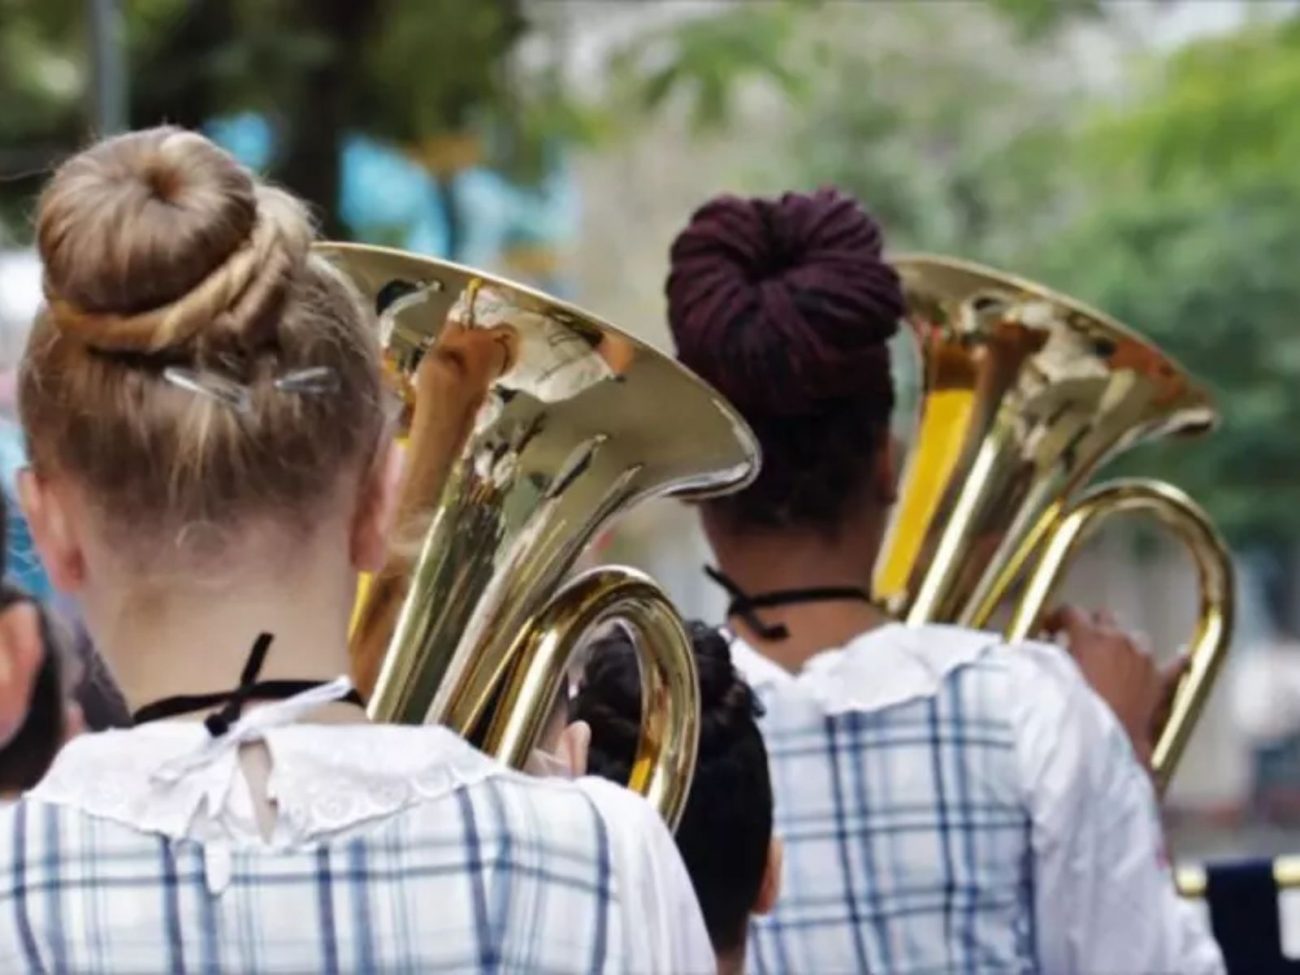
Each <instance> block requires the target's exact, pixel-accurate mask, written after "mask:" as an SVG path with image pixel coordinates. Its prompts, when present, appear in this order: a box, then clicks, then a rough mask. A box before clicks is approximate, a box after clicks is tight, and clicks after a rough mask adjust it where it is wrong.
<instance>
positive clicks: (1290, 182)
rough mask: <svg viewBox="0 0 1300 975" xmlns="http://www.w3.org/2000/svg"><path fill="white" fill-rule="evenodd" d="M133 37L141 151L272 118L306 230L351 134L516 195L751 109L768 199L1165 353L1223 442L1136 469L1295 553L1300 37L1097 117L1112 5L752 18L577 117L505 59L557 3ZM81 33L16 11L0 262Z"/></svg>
mask: <svg viewBox="0 0 1300 975" xmlns="http://www.w3.org/2000/svg"><path fill="white" fill-rule="evenodd" d="M123 9H124V11H125V25H126V31H125V41H126V45H127V52H128V60H129V64H130V68H131V73H132V75H133V77H134V78H136V79H142V80H141V81H139V82H138V83H136V84H135V85H133V86H132V99H131V106H130V107H131V120H132V123H133V124H136V125H141V124H151V123H154V122H156V121H159V120H162V119H169V120H172V121H176V122H180V123H184V124H195V123H197V122H199V121H201V120H202V119H204V118H207V117H210V116H211V115H212V114H214V113H217V112H221V111H228V110H231V109H237V108H257V109H260V110H263V111H270V112H272V113H274V114H275V115H276V116H277V118H279V119H281V120H282V121H286V122H287V123H288V125H287V128H288V132H289V141H290V145H289V148H288V151H287V152H286V153H285V154H284V156H283V158H282V159H280V160H279V161H278V162H277V167H278V169H277V172H276V173H274V175H276V176H277V177H278V178H280V179H281V180H283V181H285V182H286V183H288V184H289V185H290V186H292V187H293V188H294V189H296V190H297V191H298V192H300V193H302V194H304V195H306V196H307V197H309V198H310V199H313V200H315V201H317V202H318V204H324V203H326V202H328V201H331V200H332V199H333V198H334V188H335V184H336V181H337V167H336V162H335V154H334V153H333V151H332V150H333V148H334V147H335V146H336V145H337V140H338V138H339V135H340V133H341V132H342V131H344V130H346V129H348V128H361V129H364V130H366V131H369V132H371V133H372V134H375V135H379V136H383V137H387V138H391V139H394V140H396V141H399V142H406V143H410V142H417V141H420V140H421V139H424V138H427V137H430V136H437V135H441V134H459V133H464V132H466V131H474V132H479V133H491V139H490V140H489V143H490V145H491V147H492V151H493V152H494V153H495V157H494V159H493V160H492V161H493V162H494V163H495V164H496V165H499V166H501V167H504V168H507V169H510V170H512V171H513V172H515V173H516V174H517V175H519V176H520V178H525V179H526V178H527V177H528V175H529V174H530V172H532V171H534V170H535V168H536V162H537V160H538V158H539V151H540V147H541V146H543V145H544V144H545V143H546V141H547V140H548V139H552V138H554V137H555V136H557V135H559V136H562V137H563V138H564V139H566V140H568V141H574V140H578V141H583V142H586V143H587V144H590V145H599V144H600V143H601V140H614V139H618V138H620V137H622V136H624V135H626V134H627V133H628V132H630V131H633V130H634V129H635V128H636V127H637V126H638V125H640V124H641V123H642V121H643V120H644V119H645V118H646V117H647V115H648V114H651V113H659V112H663V111H665V110H669V109H682V108H683V107H684V110H685V113H686V117H687V118H688V119H689V120H690V121H691V122H692V124H693V126H694V128H695V129H696V130H697V131H700V132H704V133H717V132H719V131H723V130H726V129H727V127H728V126H730V125H732V124H733V123H734V122H735V119H736V116H737V113H738V112H739V109H738V107H737V106H738V104H739V103H740V99H739V98H738V95H739V94H743V92H744V91H745V90H746V85H747V83H748V82H750V81H751V80H753V79H755V78H759V79H762V80H763V81H764V82H765V83H766V84H767V86H768V88H769V90H772V91H775V92H777V93H778V95H779V97H780V98H781V99H783V100H784V102H785V104H786V106H787V109H788V110H787V111H786V112H785V113H784V114H783V115H782V122H781V124H780V125H779V126H773V128H772V129H771V130H770V131H763V132H762V133H761V136H762V145H761V151H760V152H756V153H755V154H754V156H755V161H754V167H755V172H756V176H755V179H756V180H757V181H758V182H763V181H764V180H766V183H767V184H773V183H776V184H778V185H789V186H796V185H798V186H808V185H815V184H819V183H837V184H839V185H842V186H844V187H845V188H847V189H849V190H851V191H853V192H855V193H857V194H859V195H860V196H861V198H862V199H863V200H864V201H865V202H867V204H868V205H869V206H870V207H871V208H872V209H873V210H875V211H876V212H877V213H878V214H880V216H881V217H882V218H883V220H884V221H885V223H886V225H887V228H888V230H889V232H890V235H891V240H892V241H893V243H894V245H895V247H896V248H898V249H902V248H905V247H906V248H911V247H923V248H925V249H927V250H933V251H941V252H950V253H956V254H961V255H965V256H968V257H972V258H975V259H979V260H982V261H985V262H986V263H993V264H998V265H1002V266H1004V267H1007V268H1009V269H1014V270H1016V271H1019V272H1021V273H1023V274H1026V275H1029V276H1032V277H1037V278H1039V279H1042V280H1044V281H1045V282H1047V283H1049V284H1051V285H1053V286H1055V287H1057V288H1059V289H1061V290H1064V291H1067V292H1069V293H1071V294H1074V295H1077V296H1078V297H1080V298H1082V299H1084V300H1085V301H1088V302H1090V303H1092V304H1094V305H1097V306H1100V307H1102V308H1104V309H1106V310H1107V311H1109V312H1111V313H1112V314H1114V315H1116V316H1118V317H1120V318H1121V319H1123V320H1126V321H1127V322H1129V323H1130V324H1131V325H1133V326H1134V327H1135V328H1137V329H1139V330H1140V331H1142V332H1144V333H1146V334H1148V335H1150V336H1152V337H1153V338H1154V339H1155V340H1156V341H1157V342H1159V343H1160V344H1161V345H1162V346H1164V347H1166V348H1167V349H1169V350H1170V351H1171V352H1173V353H1174V354H1175V355H1176V356H1177V357H1178V358H1180V359H1181V360H1182V361H1183V362H1185V364H1186V365H1188V366H1189V367H1190V368H1192V369H1193V370H1194V371H1195V372H1196V373H1198V374H1199V375H1200V376H1201V377H1202V378H1204V379H1205V380H1206V381H1208V382H1209V383H1211V384H1212V385H1213V386H1214V387H1215V388H1216V390H1217V391H1218V393H1219V396H1220V399H1221V402H1222V405H1223V410H1224V417H1225V420H1224V425H1223V428H1222V429H1221V430H1220V431H1219V432H1218V433H1217V434H1215V435H1214V436H1213V437H1211V438H1209V439H1208V440H1206V441H1205V442H1204V443H1202V444H1200V445H1197V446H1195V447H1191V446H1189V445H1186V444H1170V445H1165V446H1159V447H1153V448H1149V449H1145V450H1142V451H1138V452H1137V453H1136V454H1135V455H1133V456H1132V457H1131V458H1128V459H1126V460H1125V461H1124V462H1123V463H1124V465H1125V466H1127V467H1128V468H1130V469H1137V470H1141V471H1143V472H1145V473H1153V474H1156V475H1159V476H1164V477H1168V478H1170V479H1172V480H1175V481H1176V482H1178V483H1180V484H1182V485H1184V486H1186V487H1187V488H1188V489H1190V490H1191V491H1192V492H1193V493H1194V494H1195V495H1196V496H1197V497H1198V498H1200V499H1201V500H1203V501H1204V503H1205V504H1206V505H1207V507H1208V508H1209V509H1210V511H1211V513H1212V514H1213V515H1214V516H1215V517H1216V518H1217V519H1218V520H1219V522H1220V523H1221V524H1222V526H1223V527H1224V528H1225V530H1226V531H1227V532H1228V534H1229V535H1230V536H1231V538H1232V540H1233V541H1234V542H1236V543H1238V544H1239V545H1243V546H1263V547H1265V548H1271V549H1274V550H1277V551H1287V552H1289V551H1291V550H1293V549H1295V548H1296V542H1297V541H1300V438H1298V437H1297V433H1296V431H1297V430H1300V330H1298V329H1297V324H1296V317H1297V309H1300V273H1298V268H1300V165H1297V160H1300V112H1297V111H1296V106H1297V105H1298V104H1300V18H1297V17H1295V16H1290V17H1282V18H1273V19H1270V20H1266V21H1257V22H1248V23H1247V25H1246V26H1244V27H1243V28H1242V29H1240V30H1239V31H1237V32H1235V33H1232V34H1229V35H1223V36H1215V37H1209V38H1205V39H1202V40H1198V41H1196V42H1194V43H1192V44H1190V45H1188V46H1185V47H1182V48H1180V49H1178V50H1176V51H1174V52H1173V53H1172V54H1169V55H1165V56H1154V55H1149V56H1148V57H1147V58H1146V59H1145V60H1142V61H1139V62H1137V63H1133V64H1131V65H1128V66H1127V74H1126V78H1125V79H1124V83H1123V84H1122V85H1121V86H1120V89H1119V90H1117V91H1106V92H1098V91H1094V90H1090V89H1088V88H1087V87H1085V86H1083V85H1081V84H1079V83H1078V81H1077V79H1076V78H1074V77H1073V68H1072V65H1071V63H1070V62H1069V60H1068V59H1067V58H1065V57H1064V56H1063V54H1062V53H1061V52H1062V48H1061V47H1060V41H1061V38H1062V37H1063V36H1064V35H1065V34H1066V33H1068V31H1069V30H1070V29H1071V28H1072V27H1074V26H1075V25H1079V24H1085V25H1088V26H1090V27H1093V28H1096V27H1102V28H1104V27H1105V25H1106V24H1107V21H1108V19H1109V18H1111V17H1113V16H1114V11H1115V9H1116V5H1108V4H1104V3H1102V2H1100V0H987V2H985V3H983V4H955V3H954V4H947V3H906V4H885V3H879V2H875V0H873V2H872V3H870V4H859V3H852V4H846V3H816V2H810V0H789V2H763V3H758V2H755V3H749V2H745V3H736V4H733V5H730V6H727V7H724V8H722V9H721V10H720V11H719V12H717V13H715V14H713V15H711V16H706V17H697V18H693V19H689V20H686V21H683V22H682V23H679V24H674V25H670V26H668V27H664V28H656V29H654V30H653V31H652V32H650V33H648V34H647V35H645V36H639V37H637V38H635V39H634V41H633V42H631V43H629V44H627V45H625V46H624V47H623V48H621V49H618V50H615V51H614V52H613V53H612V54H611V55H610V57H609V60H608V64H607V65H606V67H607V68H608V71H607V73H606V78H607V82H606V83H605V84H604V85H602V86H601V87H600V90H599V91H595V92H593V91H590V90H586V91H581V92H579V91H572V90H569V89H568V88H567V87H566V83H565V81H564V79H563V77H562V73H561V72H560V71H559V68H560V65H559V64H556V63H547V64H542V65H540V66H537V65H534V66H533V67H531V68H530V69H529V70H528V71H522V70H521V69H520V68H519V66H518V64H517V62H516V60H515V59H514V58H513V54H514V52H516V51H517V50H518V46H519V44H520V42H521V40H522V39H524V38H526V37H527V36H529V34H530V32H532V33H536V32H537V31H539V30H543V31H544V30H546V29H547V23H548V17H547V10H548V4H547V3H545V2H528V0H421V2H408V0H123ZM84 10H85V4H84V3H83V2H82V0H0V175H2V176H3V179H0V239H2V236H3V234H4V233H5V230H4V229H3V228H7V232H8V235H9V236H10V238H12V239H19V240H21V239H22V238H23V236H24V235H25V234H26V233H27V230H28V228H27V225H26V208H28V207H30V200H31V194H32V192H33V190H34V188H35V187H36V186H37V185H38V183H39V180H40V178H41V174H42V173H43V172H44V171H45V169H46V168H47V167H48V166H49V165H50V164H51V163H52V162H53V161H54V160H56V159H57V158H58V157H59V156H60V155H62V154H63V153H66V152H67V151H69V150H71V149H73V148H75V147H76V146H77V145H78V144H79V143H80V142H81V141H82V140H83V139H85V138H86V137H87V136H88V135H89V134H90V132H91V129H92V126H91V124H90V122H89V119H88V117H87V111H86V108H85V105H86V101H87V98H86V96H87V94H88V89H87V86H88V85H89V83H90V82H89V76H88V68H87V59H86V57H85V51H86V45H87V31H86V26H85V21H84ZM738 131H739V130H738ZM746 131H748V132H749V134H750V136H751V137H752V136H753V125H752V120H751V122H750V128H749V129H748V130H746ZM323 209H324V210H325V211H326V212H328V209H329V208H328V207H323ZM342 229H344V230H345V229H346V228H342Z"/></svg>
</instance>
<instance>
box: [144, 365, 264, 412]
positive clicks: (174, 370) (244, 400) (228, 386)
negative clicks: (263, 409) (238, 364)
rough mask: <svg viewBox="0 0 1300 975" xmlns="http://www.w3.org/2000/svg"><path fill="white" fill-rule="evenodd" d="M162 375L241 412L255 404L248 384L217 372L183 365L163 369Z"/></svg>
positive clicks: (193, 391)
mask: <svg viewBox="0 0 1300 975" xmlns="http://www.w3.org/2000/svg"><path fill="white" fill-rule="evenodd" d="M162 376H163V379H165V380H166V381H167V382H169V383H171V384H172V385H173V386H176V387H178V388H180V389H183V390H185V391H187V392H190V393H196V394H197V395H199V396H206V397H208V398H209V399H214V400H216V401H217V402H218V403H224V404H225V405H227V406H231V407H234V408H235V409H236V410H239V412H241V413H247V412H248V410H249V409H250V408H251V407H252V405H253V396H252V391H251V390H250V389H249V388H248V387H247V386H245V385H244V384H243V383H240V382H237V381H236V380H234V379H230V378H229V377H227V376H221V375H218V374H217V373H215V372H209V371H206V370H204V371H202V372H199V371H197V370H194V369H185V368H183V367H181V366H168V367H167V368H166V369H164V370H163V372H162Z"/></svg>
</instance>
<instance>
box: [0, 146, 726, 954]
mask: <svg viewBox="0 0 1300 975" xmlns="http://www.w3.org/2000/svg"><path fill="white" fill-rule="evenodd" d="M37 224H38V227H37V234H38V239H39V242H40V251H41V257H42V261H43V265H44V275H45V287H46V291H47V298H48V304H47V307H46V309H45V310H44V311H43V312H42V314H41V316H40V318H39V319H38V321H37V323H36V327H35V329H34V330H33V332H32V337H31V341H30V343H29V346H28V349H27V352H26V355H25V357H24V362H23V370H22V377H21V378H22V382H21V388H20V408H21V413H22V420H23V426H24V430H25V433H26V435H27V439H28V443H29V445H30V448H31V465H32V466H31V470H30V471H29V472H24V474H23V475H22V477H21V478H20V485H19V486H20V492H19V493H20V495H21V496H22V500H23V506H24V509H25V513H26V516H27V521H28V524H29V525H30V527H31V531H32V536H33V539H34V541H35V544H36V546H37V548H38V549H39V550H40V554H41V557H42V561H43V562H44V564H45V567H46V569H47V571H48V574H49V577H50V579H51V581H52V582H53V583H54V584H55V586H56V587H58V588H59V589H60V590H61V591H64V592H66V593H68V594H69V595H70V596H72V597H74V598H75V599H76V601H77V603H78V606H79V608H80V609H81V611H82V612H83V613H84V618H85V621H86V624H87V628H88V630H89V632H90V635H91V637H92V638H93V640H94V643H95V646H96V648H97V649H98V650H100V651H102V652H103V654H104V657H105V659H106V660H107V661H108V663H109V664H111V665H112V667H113V671H114V673H115V674H116V675H117V677H118V678H119V681H120V684H121V687H122V690H123V693H124V695H125V697H126V699H127V701H128V703H129V704H130V706H131V707H132V708H133V709H134V710H133V720H134V724H133V726H132V727H131V728H129V729H126V730H113V731H105V732H101V733H97V734H92V735H83V736H80V737H77V738H75V739H74V740H72V741H71V742H70V743H69V744H67V745H66V746H65V747H64V748H63V749H62V751H60V752H59V754H58V756H57V758H56V760H55V762H54V765H53V767H52V768H51V770H50V771H49V773H48V774H47V775H46V776H45V777H44V778H43V779H42V780H41V781H40V782H39V783H38V784H37V785H36V786H35V787H34V788H33V789H31V790H30V791H29V792H28V793H27V794H26V795H25V797H24V798H23V799H22V800H20V801H19V802H17V803H16V804H14V805H12V806H10V807H6V808H5V809H3V811H0V901H3V905H0V970H3V971H5V972H17V971H76V972H105V973H119V972H130V973H132V975H135V973H142V975H143V973H148V972H175V971H185V970H191V969H196V970H202V971H230V972H236V971H237V972H284V973H288V972H294V973H299V972H316V971H321V972H328V971H375V972H384V971H435V970H449V971H457V972H463V971H485V972H487V971H529V972H531V971H548V972H587V971H606V972H624V971H640V972H660V971H684V972H695V971H699V972H703V971H707V970H708V969H709V968H710V967H711V965H712V953H711V951H710V949H709V944H708V940H707V935H706V932H705V930H704V926H703V922H702V920H701V919H700V916H699V909H698V905H697V904H696V901H695V898H694V895H693V893H692V892H691V889H690V884H689V879H688V878H687V876H686V874H685V870H684V868H683V867H682V865H681V861H680V859H679V858H678V856H677V853H676V850H675V849H674V848H673V846H672V840H671V837H670V836H669V834H668V831H667V829H666V827H665V826H664V824H663V823H662V822H661V821H659V819H658V818H657V817H656V816H655V815H654V813H653V812H652V811H651V809H650V807H649V806H648V805H647V804H646V803H645V802H644V801H643V800H641V799H639V798H638V797H636V796H633V795H632V794H630V793H627V792H626V791H624V790H620V789H618V788H617V787H614V786H612V785H609V784H607V783H600V782H586V783H571V782H567V781H535V780H530V779H526V778H523V777H522V776H520V775H518V774H516V773H513V772H509V771H507V770H506V769H504V768H502V767H501V766H499V765H498V764H497V763H496V762H494V761H492V760H490V759H489V758H487V757H485V756H483V755H481V754H479V753H478V752H476V751H475V750H473V749H472V748H470V747H469V746H468V745H467V744H465V743H463V742H462V741H460V740H459V739H457V738H456V737H455V736H454V735H452V734H451V733H450V732H449V731H446V730H442V729H437V728H397V727H384V726H376V725H371V724H369V723H368V722H367V720H366V715H365V712H364V710H363V709H362V702H361V700H360V698H359V696H358V695H357V694H356V693H355V692H354V691H353V690H352V688H351V681H350V679H349V678H348V677H347V676H345V675H347V674H348V673H349V672H350V670H351V666H352V663H353V661H352V660H351V658H350V655H349V649H348V639H347V637H348V625H349V619H350V611H351V608H352V605H353V601H354V598H355V593H356V588H357V578H358V572H359V571H365V572H370V573H376V572H378V573H381V574H382V573H383V572H385V571H390V570H391V571H394V572H396V571H400V565H398V561H399V560H400V558H401V553H400V552H398V551H396V548H397V547H395V551H394V552H392V553H390V552H389V546H388V544H387V541H388V537H389V533H390V528H391V523H392V521H393V519H394V517H396V513H398V511H399V504H398V497H399V495H400V493H401V490H402V480H401V477H400V472H401V467H400V464H399V463H398V460H399V454H398V451H397V448H396V446H395V445H394V443H393V436H392V430H391V427H390V423H389V409H390V407H391V405H392V404H390V403H388V402H386V391H385V389H384V387H383V383H382V373H381V367H380V353H379V349H378V346H377V341H376V331H375V328H374V322H373V320H372V318H371V316H370V314H369V312H368V311H367V310H366V309H364V308H363V307H362V305H361V302H360V300H359V298H358V296H357V295H356V293H355V291H354V289H352V287H351V286H350V285H349V284H348V282H347V281H346V280H345V279H344V278H343V277H342V276H341V275H340V274H339V273H338V272H337V271H336V270H334V269H333V268H331V267H330V266H329V265H328V264H326V263H325V262H324V261H323V259H322V258H320V257H318V256H316V255H314V254H313V253H312V252H311V250H310V243H311V239H312V232H311V226H310V223H309V221H308V220H307V218H306V214H305V211H304V209H303V206H302V204H301V203H299V202H298V201H296V200H294V199H293V198H292V197H290V196H289V195H288V194H286V193H283V192H281V191H278V190H276V189H274V188H272V187H269V186H266V185H263V184H261V183H259V182H258V181H257V180H256V179H254V178H253V177H252V175H251V174H249V173H248V172H247V171H245V170H243V169H242V168H240V167H239V166H238V165H237V164H236V163H235V162H234V161H233V160H232V159H231V158H230V157H229V156H227V155H226V154H225V153H223V152H221V151H220V150H218V149H216V147H214V146H213V145H212V144H211V143H209V142H208V141H207V140H205V139H203V138H202V137H200V136H197V135H195V134H193V133H188V132H183V131H179V130H176V129H156V130H151V131H147V132H140V133H131V134H128V135H125V136H120V137H117V138H114V139H110V140H107V141H105V142H102V143H99V144H98V145H96V146H93V147H91V148H90V149H88V150H86V151H85V152H83V153H81V154H79V155H77V156H74V157H73V158H72V159H71V160H69V161H68V162H67V163H65V164H64V165H63V166H61V167H60V169H59V170H58V171H57V172H56V174H55V175H54V177H53V178H52V180H51V181H50V184H49V186H48V187H47V189H46V191H45V193H44V195H43V196H42V200H41V205H40V209H39V214H38V220H37ZM436 359H437V357H435V356H429V357H427V358H426V360H425V362H426V363H430V364H431V368H432V369H433V370H435V371H436V370H437V369H438V368H440V366H439V365H438V363H437V362H436V361H435V360H436ZM428 374H429V373H428V371H426V370H421V372H420V374H419V376H417V384H418V383H420V382H421V381H422V379H423V378H426V377H427V376H428ZM431 409H436V406H432V405H431V404H430V402H429V399H428V397H423V396H421V397H419V398H418V399H417V403H416V405H415V414H416V415H415V418H414V420H413V429H414V430H416V431H420V430H425V429H427V425H426V424H425V423H424V422H423V421H424V420H425V419H426V418H427V416H428V413H429V411H430V410H431ZM417 435H418V433H413V434H412V436H417ZM408 514H411V515H412V516H418V515H419V514H420V512H419V511H412V512H408ZM250 644H251V650H250ZM241 668H242V669H241ZM231 688H233V690H232V689H231ZM266 702H273V703H266Z"/></svg>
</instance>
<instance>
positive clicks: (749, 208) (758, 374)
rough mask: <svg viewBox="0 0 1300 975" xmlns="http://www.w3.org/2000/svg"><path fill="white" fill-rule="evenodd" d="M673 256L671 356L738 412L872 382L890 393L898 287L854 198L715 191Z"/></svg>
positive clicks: (816, 400)
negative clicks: (771, 196) (890, 349)
mask: <svg viewBox="0 0 1300 975" xmlns="http://www.w3.org/2000/svg"><path fill="white" fill-rule="evenodd" d="M671 261H672V270H671V273H670V274H669V276H668V285H667V294H668V320H669V323H670V325H671V327H672V332H673V337H674V339H675V340H676V342H677V349H678V354H679V356H680V357H681V360H682V361H683V362H684V363H686V365H688V366H690V367H691V368H692V369H693V370H695V371H696V372H698V373H699V374H700V375H702V376H703V377H704V378H706V379H707V380H709V381H710V382H712V383H713V384H714V385H715V386H717V387H718V389H719V390H721V391H722V392H723V393H724V394H725V395H726V396H727V397H728V398H729V399H731V400H732V402H734V403H735V404H736V405H737V406H739V407H740V408H741V409H742V410H745V411H754V412H757V413H761V414H769V415H799V414H806V413H809V412H814V411H816V410H817V409H818V408H819V407H820V406H822V405H823V404H825V403H826V402H827V401H833V400H837V399H844V398H861V397H864V396H871V395H873V391H877V390H878V391H879V392H876V393H875V395H877V396H879V397H880V398H881V399H882V400H883V399H886V398H887V394H886V393H885V392H884V389H885V388H886V387H888V385H889V354H888V351H887V349H886V345H885V343H887V342H888V341H889V339H890V337H891V336H893V334H894V333H895V331H897V328H898V319H899V316H900V315H901V313H902V310H903V302H902V293H901V289H900V287H899V281H898V274H897V273H896V272H895V271H894V269H893V268H892V267H890V265H888V264H886V263H885V262H884V261H883V260H882V259H881V232H880V227H879V226H878V225H877V224H876V222H875V221H874V220H873V219H872V218H871V217H870V216H868V215H867V213H866V212H865V211H864V210H863V209H862V208H861V207H860V206H858V204H857V203H856V202H855V201H854V200H853V199H852V198H851V197H849V196H846V195H845V194H843V193H841V192H839V191H838V190H833V189H823V190H818V191H817V192H816V193H811V194H804V193H786V194H785V195H784V196H782V197H781V198H780V199H778V200H766V199H741V198H740V197H736V196H720V197H717V198H716V199H714V200H712V201H710V202H709V203H707V204H705V205H704V206H703V207H701V208H700V209H699V210H698V211H696V213H695V215H694V216H693V217H692V218H691V222H690V224H689V225H688V226H687V228H686V229H685V230H683V231H682V232H681V234H680V235H679V236H678V237H677V239H676V240H675V241H674V242H673V245H672V251H671ZM884 408H885V409H886V410H887V409H888V407H887V406H886V407H884Z"/></svg>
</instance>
